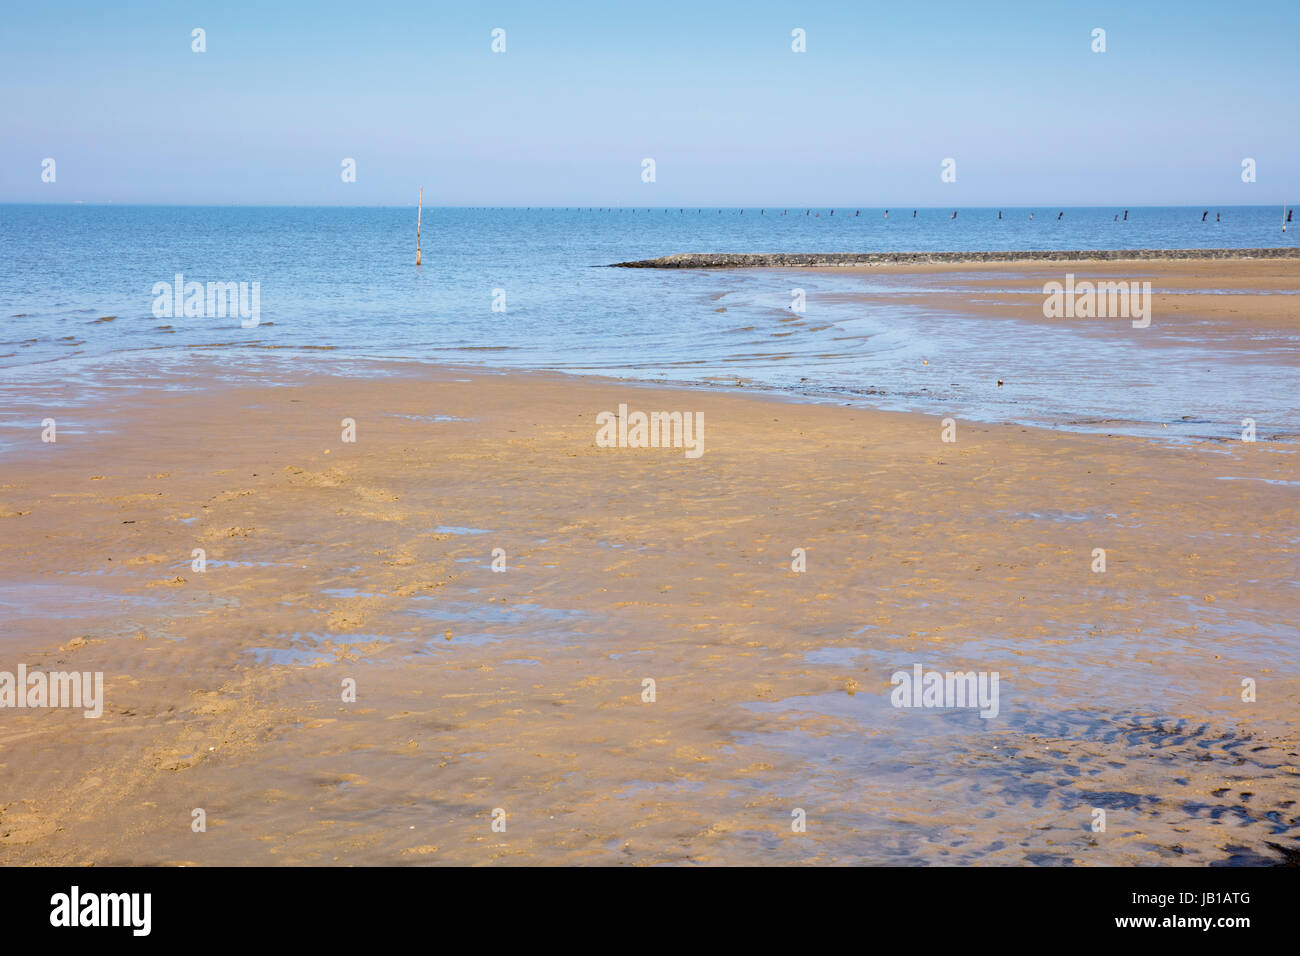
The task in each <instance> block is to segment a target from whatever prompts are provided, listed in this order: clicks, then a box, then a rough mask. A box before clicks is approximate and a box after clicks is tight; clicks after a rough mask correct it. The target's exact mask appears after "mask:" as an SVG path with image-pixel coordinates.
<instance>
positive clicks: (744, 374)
mask: <svg viewBox="0 0 1300 956" xmlns="http://www.w3.org/2000/svg"><path fill="white" fill-rule="evenodd" d="M1206 211H1207V209H1205V208H1203V207H1130V208H1128V209H1127V210H1126V209H1124V208H1122V207H1113V208H1112V207H1105V208H1102V207H1089V208H1046V207H1044V208H1033V209H1030V208H1026V207H1004V208H1002V209H1001V210H998V209H996V208H961V209H956V210H953V209H950V208H944V209H937V208H918V209H915V210H913V209H911V208H907V209H894V208H891V209H889V210H888V216H887V217H886V215H885V210H884V209H881V208H873V209H867V208H863V207H845V208H835V209H833V210H832V209H830V208H818V209H809V208H803V207H801V208H790V207H746V208H743V209H741V208H722V209H720V208H704V207H695V208H685V207H680V208H679V207H672V208H663V207H655V206H650V207H636V208H630V207H617V208H599V207H570V208H466V207H427V208H425V209H424V210H423V211H422V213H421V215H420V224H419V228H420V244H421V250H422V258H423V261H422V265H421V266H420V267H418V268H417V267H416V265H415V246H416V225H417V222H416V220H417V211H416V209H415V208H414V206H412V207H409V208H408V207H298V206H295V207H268V206H239V207H217V206H213V207H206V206H119V205H90V204H86V205H14V204H11V205H0V316H2V317H3V322H4V328H3V332H0V447H3V444H4V442H3V434H4V432H7V431H9V430H10V429H12V428H18V427H23V428H28V427H30V426H31V421H30V420H29V419H31V417H32V416H33V415H38V418H39V414H38V413H39V412H40V411H41V409H42V408H44V407H45V406H44V405H43V404H41V403H43V402H45V401H47V399H45V398H42V399H41V401H40V402H35V401H29V398H30V396H31V395H32V394H34V392H35V391H38V390H40V387H41V386H44V385H49V384H50V383H53V382H57V383H60V384H61V385H63V386H65V387H66V388H67V389H68V390H69V391H68V394H69V395H71V396H73V397H74V398H75V399H76V400H77V401H88V400H89V401H93V399H94V396H95V395H96V394H97V393H99V392H100V391H101V390H103V389H107V388H118V387H145V386H146V385H147V383H148V381H149V380H151V379H159V380H161V379H165V378H166V377H167V375H168V373H169V371H176V370H180V369H183V368H190V367H192V366H193V364H194V363H195V361H196V360H200V359H201V360H202V361H204V362H207V363H209V366H210V367H212V368H215V369H218V370H219V372H220V377H221V379H222V380H223V381H225V380H238V379H240V378H241V377H248V378H250V379H257V380H258V381H261V382H267V381H275V380H276V377H277V376H283V377H284V378H285V380H289V379H291V378H292V376H293V375H294V374H295V373H296V372H298V371H301V370H303V369H313V370H322V371H335V370H338V371H346V372H348V373H350V374H366V373H367V370H368V369H374V370H376V374H378V371H377V370H378V369H380V368H383V367H385V366H389V365H391V363H392V362H394V361H398V362H406V363H429V364H434V365H441V366H448V365H454V366H467V367H481V368H485V369H536V370H554V371H559V372H565V373H575V374H589V375H601V376H612V377H617V378H624V379H629V380H635V381H647V382H657V383H675V384H682V385H694V386H708V387H713V388H734V389H744V390H750V391H761V392H770V393H778V394H783V395H787V396H790V397H794V398H798V399H803V400H809V401H820V402H836V403H840V404H850V405H862V406H871V407H878V408H886V409H892V410H903V411H920V412H925V413H931V414H944V415H949V414H950V415H954V416H957V417H966V418H969V419H973V420H979V421H987V422H1015V423H1020V424H1026V425H1035V426H1040V427H1048V428H1056V429H1066V430H1077V431H1091V432H1116V433H1124V434H1132V435H1140V436H1146V437H1149V438H1153V439H1158V440H1161V441H1181V440H1203V439H1206V438H1212V439H1223V440H1228V439H1231V438H1234V437H1239V434H1240V432H1241V428H1242V424H1241V422H1242V420H1243V419H1244V418H1251V419H1253V420H1255V422H1256V428H1257V429H1258V434H1259V436H1260V437H1272V438H1274V439H1275V440H1278V441H1296V440H1300V371H1298V370H1300V361H1297V359H1300V337H1298V336H1297V335H1294V334H1289V333H1286V332H1284V331H1265V330H1261V331H1260V332H1259V333H1258V334H1257V335H1255V336H1253V337H1251V338H1250V342H1251V347H1250V348H1244V349H1243V348H1239V347H1234V348H1232V349H1227V348H1225V346H1224V345H1223V344H1222V342H1223V339H1222V337H1221V336H1202V335H1199V334H1197V328H1196V326H1190V327H1186V328H1184V329H1183V330H1182V331H1180V332H1179V333H1178V334H1170V333H1168V332H1166V333H1163V334H1157V335H1144V334H1141V333H1139V332H1138V331H1137V330H1126V329H1125V328H1124V326H1123V324H1122V323H1120V325H1119V326H1118V327H1116V326H1114V325H1112V326H1111V327H1110V330H1109V331H1105V332H1100V331H1099V330H1098V329H1097V328H1089V327H1086V325H1084V326H1081V325H1080V324H1079V323H1060V324H1052V323H1050V322H1046V321H1039V322H1025V321H1020V320H1016V319H1014V318H1011V317H1001V316H997V315H996V314H993V315H990V314H987V313H984V314H980V315H959V314H954V313H953V312H950V311H945V310H942V309H936V308H932V307H926V306H919V305H916V304H915V301H916V300H914V299H911V300H909V299H908V298H907V297H908V296H909V295H910V294H913V293H924V292H925V291H926V290H927V289H928V288H930V286H929V285H928V284H927V281H926V280H925V279H924V277H916V276H913V277H905V276H898V275H869V274H861V273H855V274H847V273H846V274H826V273H812V272H802V271H792V270H738V271H731V272H722V271H715V270H650V269H614V268H609V266H610V265H611V264H612V263H617V262H623V261H628V260H637V259H646V258H653V257H657V256H663V255H669V254H673V253H687V252H898V251H948V252H962V251H997V250H1089V249H1183V248H1256V247H1279V246H1287V247H1292V248H1294V247H1295V246H1296V245H1297V244H1300V223H1295V224H1293V225H1292V226H1291V227H1290V228H1289V229H1288V230H1287V231H1285V232H1284V231H1283V230H1282V206H1281V204H1278V205H1275V206H1230V207H1222V208H1217V209H1215V208H1211V209H1208V213H1209V214H1208V216H1206V217H1205V221H1202V213H1204V212H1206ZM954 212H955V213H956V215H955V217H954V215H953V213H954ZM999 213H1000V218H999ZM1125 213H1127V218H1125ZM1031 214H1032V218H1031ZM1288 267H1289V266H1288ZM1295 267H1296V268H1300V262H1297V263H1296V266H1295ZM1061 271H1062V272H1063V273H1064V271H1066V270H1065V268H1062V270H1061ZM999 275H1000V274H999V273H998V272H997V271H996V270H995V271H994V272H992V273H988V274H985V275H982V276H981V278H983V279H988V278H992V279H996V278H998V276H999ZM178 276H181V277H183V278H182V280H181V281H182V283H190V282H198V283H202V284H204V285H206V284H207V283H210V282H220V283H248V284H249V285H248V288H249V289H250V290H251V288H252V284H253V283H256V284H257V286H256V288H257V292H258V298H257V302H258V317H257V319H258V320H257V322H256V324H252V323H251V322H247V321H241V319H240V317H239V316H231V315H227V316H218V315H202V316H186V315H184V314H183V310H182V314H179V315H178V314H175V310H174V309H169V308H168V307H169V306H170V305H171V303H172V301H173V299H172V294H171V292H170V291H168V290H170V289H171V287H172V286H174V285H175V284H176V282H177V277H178ZM1139 276H1140V270H1135V275H1134V278H1138V277H1139ZM1006 277H1007V278H1008V280H1010V278H1011V276H1010V274H1009V273H1008V274H1006ZM1061 278H1062V279H1063V278H1064V276H1063V275H1062V276H1061ZM795 288H799V289H802V290H803V298H804V303H805V305H804V311H803V312H796V311H793V310H792V307H791V306H792V302H793V290H794V289H795ZM945 288H946V289H947V290H949V291H954V290H955V291H956V292H958V293H960V292H961V291H962V285H961V282H960V281H958V282H957V283H956V284H953V283H952V282H947V283H946V284H945ZM160 290H162V291H160ZM1154 291H1155V292H1157V293H1158V292H1160V291H1161V290H1160V286H1159V283H1158V282H1156V283H1155V284H1154ZM1210 291H1211V292H1212V293H1217V294H1222V295H1225V296H1236V297H1239V298H1240V300H1241V308H1242V311H1243V312H1245V313H1246V314H1249V309H1250V303H1251V301H1252V298H1253V296H1254V295H1255V293H1251V292H1243V291H1240V290H1233V289H1212V290H1210ZM860 293H873V294H875V297H873V298H872V299H871V300H870V304H867V305H864V303H863V302H862V301H861V300H860V299H858V298H857V295H858V294H860ZM895 294H896V295H897V296H898V298H899V301H898V302H896V303H894V302H891V297H892V296H894V295H895ZM1280 294H1286V293H1280ZM1294 302H1295V305H1296V307H1297V308H1300V297H1296V298H1294ZM1152 325H1153V328H1155V329H1156V330H1157V332H1158V330H1159V325H1160V316H1159V314H1158V312H1157V314H1155V315H1154V316H1153V322H1152ZM1147 331H1149V330H1147ZM998 381H1002V382H1004V385H1002V386H999V385H998V384H997V382H998ZM38 405H40V408H38V407H37V406H38Z"/></svg>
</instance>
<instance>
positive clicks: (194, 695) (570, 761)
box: [0, 365, 1300, 864]
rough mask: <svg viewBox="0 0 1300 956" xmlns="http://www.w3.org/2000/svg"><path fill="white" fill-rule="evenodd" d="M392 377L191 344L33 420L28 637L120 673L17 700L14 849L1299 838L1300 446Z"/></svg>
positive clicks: (681, 853) (699, 395) (12, 606)
mask: <svg viewBox="0 0 1300 956" xmlns="http://www.w3.org/2000/svg"><path fill="white" fill-rule="evenodd" d="M392 372H393V375H392V377H390V378H386V379H374V378H369V379H365V378H359V377H351V378H349V377H341V376H314V377H313V376H304V377H302V378H300V379H299V380H297V381H292V382H286V383H281V384H279V385H277V386H275V387H268V386H261V387H218V386H214V385H212V383H211V381H210V380H209V377H208V376H207V374H206V373H205V371H204V369H203V366H202V365H196V367H195V370H194V377H193V378H192V379H191V380H190V381H189V382H185V381H183V380H182V381H177V382H172V383H168V384H172V385H178V384H189V385H193V386H196V387H198V388H200V389H202V391H198V392H185V391H174V392H168V393H166V394H165V395H161V396H160V394H159V393H152V394H151V393H142V392H138V391H122V392H118V393H116V394H115V395H114V396H113V397H111V398H109V399H107V400H106V401H105V403H104V404H102V405H100V406H98V407H96V408H93V409H83V410H70V411H69V412H68V414H69V415H70V417H75V418H80V419H82V420H83V421H85V422H86V426H87V427H86V431H85V433H84V434H79V435H67V436H65V437H60V440H59V441H58V442H57V444H54V445H42V444H40V443H39V437H38V435H37V432H36V430H35V429H34V430H33V437H32V445H31V447H30V448H27V449H26V450H23V449H19V450H17V451H16V452H14V453H13V454H12V455H11V456H9V458H8V459H7V461H6V468H5V477H4V481H3V485H2V486H0V514H3V515H4V517H3V518H0V522H3V527H4V530H5V533H4V535H3V547H2V548H0V571H2V579H3V581H4V582H5V585H4V587H5V591H4V596H3V598H0V600H3V602H4V603H3V605H0V609H2V610H3V612H4V615H5V619H6V623H5V638H4V646H3V650H4V655H5V659H6V661H7V662H8V664H7V666H8V667H9V669H12V668H13V664H14V663H16V662H18V661H22V662H25V663H26V664H27V665H28V667H29V668H39V667H44V668H46V669H56V668H73V667H75V668H77V669H79V670H91V671H94V670H102V671H103V672H104V673H105V685H106V693H107V704H106V706H105V712H104V715H103V717H101V718H99V719H98V720H92V719H85V718H83V717H82V716H81V713H80V712H69V711H66V710H47V711H5V712H3V713H2V715H0V716H2V717H3V723H2V724H0V771H2V772H3V779H4V780H5V784H4V792H3V797H0V858H2V859H3V861H4V862H5V863H9V864H15V863H85V864H178V863H192V864H214V863H229V864H275V863H286V864H288V863H309V864H330V863H340V864H378V863H457V864H482V863H493V862H511V863H624V862H626V863H638V864H645V863H664V862H675V863H681V862H694V863H793V862H814V861H816V862H838V863H857V862H862V863H984V864H1023V863H1072V862H1077V863H1085V864H1111V863H1157V862H1159V863H1193V864H1205V863H1211V862H1222V861H1230V860H1235V861H1238V862H1260V861H1265V860H1273V861H1275V860H1278V859H1281V855H1282V854H1281V851H1280V850H1278V849H1276V848H1275V847H1280V846H1285V847H1294V846H1295V845H1296V841H1295V835H1296V816H1297V813H1296V809H1295V805H1294V797H1295V773H1296V767H1297V757H1296V750H1297V741H1296V738H1295V719H1296V716H1297V695H1298V694H1300V674H1298V672H1297V666H1296V658H1295V655H1294V640H1295V630H1294V607H1295V601H1294V597H1295V587H1296V583H1295V579H1296V577H1297V574H1296V571H1297V565H1296V560H1295V546H1296V539H1295V528H1296V527H1297V517H1298V514H1297V487H1296V485H1295V479H1296V469H1295V465H1294V461H1295V459H1294V455H1293V453H1294V449H1285V448H1282V447H1271V446H1270V445H1268V444H1267V443H1255V444H1245V443H1241V442H1233V443H1205V444H1203V445H1198V446H1193V447H1181V448H1166V447H1161V446H1159V445H1156V444H1153V443H1151V442H1147V441H1142V440H1138V439H1129V438H1107V437H1102V436H1096V437H1094V436H1071V435H1064V434H1053V433H1048V432H1040V431H1033V430H1028V429H1023V428H1015V427H995V426H985V425H975V424H967V423H958V440H957V442H956V443H955V444H945V443H942V442H941V441H940V430H941V425H940V422H939V421H938V420H937V419H935V418H930V417H926V416H917V415H905V414H887V413H881V412H874V411H870V410H864V409H856V408H853V409H850V408H835V407H825V406H813V405H804V404H795V403H788V402H783V401H780V400H776V399H771V398H758V397H748V396H737V395H730V394H722V393H710V392H704V391H689V390H670V389H661V388H653V389H652V388H642V387H636V386H632V385H628V384H622V383H614V382H608V381H600V380H583V379H572V378H559V377H553V376H546V375H527V374H516V373H511V374H509V375H494V374H485V373H483V372H482V371H473V372H465V371H457V370H440V371H436V372H431V371H428V370H412V369H398V368H394V369H392ZM154 384H159V383H154ZM47 397H48V398H49V400H50V402H51V404H54V402H55V400H56V395H55V394H54V393H52V394H50V395H49V396H47ZM620 402H626V403H627V404H628V405H629V407H630V408H632V409H637V408H641V409H646V410H649V409H658V408H664V409H681V410H692V411H702V412H703V413H704V416H705V422H706V431H705V449H706V450H705V453H704V455H703V456H702V457H700V458H699V459H696V460H690V459H687V458H686V457H685V456H684V455H683V454H682V452H681V450H678V449H644V450H641V449H601V448H597V447H596V446H595V444H594V441H593V439H594V435H595V431H596V423H595V417H596V415H597V413H598V412H600V411H602V410H611V409H616V408H617V407H618V404H619V403H620ZM74 411H75V414H74ZM344 417H351V418H354V419H355V420H356V422H357V436H358V437H357V441H356V442H355V443H354V444H348V443H343V442H341V441H340V440H339V439H340V421H341V419H343V418H344ZM98 426H102V427H103V429H104V431H103V432H100V431H98ZM1223 478H1232V479H1235V480H1221V479H1223ZM1272 482H1284V483H1282V484H1276V483H1272ZM1285 482H1289V484H1287V483H1285ZM797 547H801V548H805V549H806V550H807V571H806V572H804V573H794V572H792V570H791V551H792V549H793V548H797ZM1096 547H1103V548H1105V549H1107V553H1108V556H1109V560H1108V569H1107V571H1106V572H1105V573H1104V574H1097V573H1093V572H1092V571H1091V570H1090V565H1091V562H1092V560H1093V559H1092V549H1093V548H1096ZM194 548H203V549H205V551H206V556H207V561H208V565H207V569H206V571H204V572H202V573H198V572H195V571H193V570H191V567H190V561H191V554H192V549H194ZM495 548H501V549H504V551H505V554H506V566H507V570H506V571H505V572H494V571H493V570H491V561H492V552H493V549H495ZM914 662H920V663H923V664H924V665H926V666H927V667H933V668H940V669H946V668H952V667H956V668H959V669H976V670H990V671H991V670H997V671H999V672H1000V674H1001V675H1002V686H1001V713H1000V715H999V716H998V717H997V718H996V719H992V720H983V719H981V718H979V717H978V716H977V715H975V714H974V713H973V712H970V711H960V712H953V711H923V710H915V711H906V710H896V709H893V708H892V707H890V705H889V691H890V689H891V688H890V684H889V678H890V675H891V674H892V673H893V672H894V671H895V670H898V669H907V668H910V667H911V665H912V664H913V663H914ZM1243 677H1254V678H1255V679H1257V681H1258V685H1259V696H1258V702H1257V703H1243V702H1242V701H1241V699H1240V685H1241V679H1242V678H1243ZM347 678H352V679H355V681H356V686H357V700H356V702H355V703H344V702H343V701H342V700H341V691H340V688H341V686H342V682H343V681H344V680H345V679H347ZM645 678H653V679H654V680H655V681H656V700H655V701H654V702H653V703H646V702H643V700H642V688H643V684H642V682H643V680H644V679H645ZM1093 807H1101V808H1105V809H1107V811H1108V814H1109V818H1108V828H1107V831H1106V832H1105V833H1094V832H1092V830H1091V823H1092V819H1093V817H1092V813H1091V808H1093ZM195 808H203V809H204V810H205V812H206V816H207V831H206V832H203V833H196V832H193V831H192V829H191V820H192V811H193V809H195ZM496 808H501V809H504V810H505V811H506V814H507V816H506V820H507V829H506V832H505V833H499V832H493V831H492V829H491V827H490V823H491V814H492V811H493V810H494V809H496ZM795 808H801V809H803V810H804V811H805V812H806V814H807V819H808V826H807V832H806V833H793V832H792V831H791V823H790V821H791V813H792V810H794V809H795Z"/></svg>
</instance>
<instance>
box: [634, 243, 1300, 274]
mask: <svg viewBox="0 0 1300 956" xmlns="http://www.w3.org/2000/svg"><path fill="white" fill-rule="evenodd" d="M1178 259H1300V247H1296V248H1280V249H1077V250H1073V251H1065V250H1059V251H1058V250H1050V249H1049V250H1036V251H1008V252H686V253H680V254H678V255H675V256H660V257H659V258H658V259H641V260H639V261H637V262H615V263H612V265H611V268H616V269H762V268H784V267H791V266H794V267H804V268H813V267H824V266H830V267H834V266H883V265H900V264H902V265H907V264H914V263H971V262H1079V261H1107V260H1114V261H1121V262H1123V261H1143V260H1150V261H1155V260H1178Z"/></svg>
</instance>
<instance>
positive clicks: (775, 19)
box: [0, 0, 1300, 207]
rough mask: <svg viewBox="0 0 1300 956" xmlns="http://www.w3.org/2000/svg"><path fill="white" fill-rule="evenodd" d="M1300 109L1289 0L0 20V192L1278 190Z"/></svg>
mask: <svg viewBox="0 0 1300 956" xmlns="http://www.w3.org/2000/svg"><path fill="white" fill-rule="evenodd" d="M194 27H202V28H204V29H205V30H206V31H207V52H206V53H202V54H198V53H193V52H191V49H190V46H191V38H190V31H191V30H192V29H193V28H194ZM494 27H502V28H504V29H505V30H506V43H507V51H506V52H505V53H504V54H494V53H492V52H491V49H490V44H491V36H490V33H491V31H492V29H493V28H494ZM795 27H801V28H803V29H804V30H806V31H807V46H808V50H807V52H806V53H803V54H796V53H792V52H791V49H790V44H791V36H790V33H791V30H792V29H794V28H795ZM1094 27H1102V28H1104V29H1105V30H1106V43H1107V51H1106V52H1105V53H1101V54H1098V53H1093V52H1092V51H1091V43H1092V39H1091V33H1092V30H1093V28H1094ZM1298 103H1300V2H1298V0H1260V2H1249V3H1241V4H1236V3H1222V2H1199V0H1193V2H1187V0H1177V2H1174V0H1156V2H1142V3H1138V2H1135V0H1124V2H1116V3H1075V2H1063V0H1037V2H1026V3H990V4H981V3H976V2H969V0H968V2H934V3H926V2H901V3H876V2H866V0H852V2H848V0H845V2H840V3H816V2H792V3H769V2H764V0H751V2H734V3H732V2H723V3H708V2H698V0H697V2H691V3H673V2H662V0H651V2H644V3H634V2H626V3H625V2H609V0H606V2H594V3H573V2H563V0H557V2H553V3H537V2H532V3H484V4H472V3H452V2H446V3H440V2H432V0H423V2H418V3H406V2H384V0H378V2H370V3H360V2H348V3H337V2H330V0H318V2H311V3H290V2H278V0H263V2H259V3H247V2H243V0H225V2H215V3H177V2H158V3H136V2H130V0H117V2H111V3H104V2H95V3H60V2H57V0H41V2H32V3H9V4H6V5H5V8H4V11H3V14H0V201H17V202H32V201H35V202H73V201H78V200H82V201H88V202H102V201H114V202H147V203H186V204H206V203H255V204H263V203H272V204H274V203H285V204H354V205H364V204H405V203H408V202H411V201H413V199H414V196H415V189H416V187H417V186H418V185H421V184H422V185H423V186H424V187H425V201H426V202H427V203H431V204H449V205H450V204H465V205H521V206H522V205H561V206H563V205H576V204H581V205H614V204H619V203H622V204H627V205H647V206H653V205H665V206H667V205H685V204H691V205H702V204H709V205H758V204H764V205H787V204H788V205H800V204H803V205H832V204H835V205H860V206H868V205H897V206H899V207H902V206H904V205H908V206H919V205H943V206H961V205H1015V204H1026V205H1030V204H1039V203H1042V204H1051V205H1076V204H1077V205H1087V204H1099V205H1111V204H1128V205H1142V204H1147V205H1150V204H1182V203H1188V204H1206V205H1215V204H1229V203H1261V204H1265V203H1267V204H1271V203H1274V202H1277V203H1280V202H1281V201H1282V200H1283V199H1284V198H1285V199H1290V200H1293V201H1297V202H1300V122H1298V120H1300V115H1298V114H1300V108H1298V107H1297V104H1298ZM46 157H51V158H54V159H55V161H56V163H57V181H56V182H55V183H53V184H47V183H43V182H41V162H42V160H43V159H44V158H46ZM345 157H350V158H354V159H355V160H356V163H357V182H355V183H347V184H345V183H343V182H342V181H341V180H340V175H339V174H340V163H341V162H342V160H343V159H344V158H345ZM644 157H652V158H654V159H655V161H656V164H657V182H655V183H654V184H645V183H642V182H641V161H642V159H643V158H644ZM946 157H952V158H953V159H955V160H956V162H957V182H956V183H949V184H946V183H942V182H941V181H940V176H939V174H940V164H941V162H942V160H943V159H944V158H946ZM1244 157H1252V158H1254V159H1255V160H1256V161H1257V164H1258V181H1257V182H1256V183H1254V184H1249V185H1248V184H1245V183H1243V182H1242V181H1241V161H1242V159H1243V158H1244Z"/></svg>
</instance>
